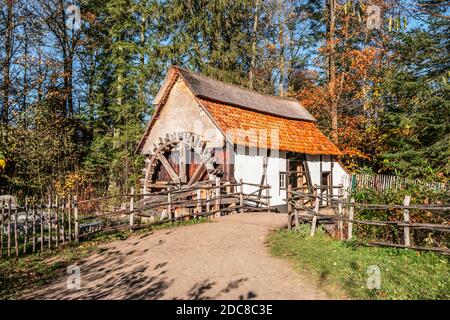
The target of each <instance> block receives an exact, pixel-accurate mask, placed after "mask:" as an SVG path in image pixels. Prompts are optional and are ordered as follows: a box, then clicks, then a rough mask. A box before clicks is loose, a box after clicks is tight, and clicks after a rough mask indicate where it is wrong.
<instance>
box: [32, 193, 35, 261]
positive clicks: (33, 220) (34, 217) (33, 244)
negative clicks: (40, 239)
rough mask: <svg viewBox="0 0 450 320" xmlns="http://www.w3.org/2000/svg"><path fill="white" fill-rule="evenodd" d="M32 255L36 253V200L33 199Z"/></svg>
mask: <svg viewBox="0 0 450 320" xmlns="http://www.w3.org/2000/svg"><path fill="white" fill-rule="evenodd" d="M32 217H33V218H32V224H33V253H35V252H36V198H34V197H33V216H32Z"/></svg>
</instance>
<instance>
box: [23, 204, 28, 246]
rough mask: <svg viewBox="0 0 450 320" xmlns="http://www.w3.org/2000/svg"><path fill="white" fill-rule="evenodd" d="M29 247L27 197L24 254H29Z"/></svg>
mask: <svg viewBox="0 0 450 320" xmlns="http://www.w3.org/2000/svg"><path fill="white" fill-rule="evenodd" d="M27 245H28V197H25V226H24V237H23V254H26V253H27Z"/></svg>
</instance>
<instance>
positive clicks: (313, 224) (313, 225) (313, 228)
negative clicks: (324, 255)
mask: <svg viewBox="0 0 450 320" xmlns="http://www.w3.org/2000/svg"><path fill="white" fill-rule="evenodd" d="M313 195H314V197H315V202H314V216H313V218H312V222H311V233H310V235H311V237H313V236H314V235H315V234H316V225H317V215H318V214H319V203H320V200H319V195H318V192H317V184H315V185H314V190H313Z"/></svg>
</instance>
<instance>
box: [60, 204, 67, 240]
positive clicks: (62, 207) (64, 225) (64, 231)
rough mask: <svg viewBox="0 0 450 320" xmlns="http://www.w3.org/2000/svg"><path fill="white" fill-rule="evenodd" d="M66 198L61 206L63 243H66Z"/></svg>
mask: <svg viewBox="0 0 450 320" xmlns="http://www.w3.org/2000/svg"><path fill="white" fill-rule="evenodd" d="M66 206H67V202H66V197H64V198H63V199H62V206H61V226H62V228H61V237H62V243H66V209H67V208H66Z"/></svg>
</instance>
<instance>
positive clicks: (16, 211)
mask: <svg viewBox="0 0 450 320" xmlns="http://www.w3.org/2000/svg"><path fill="white" fill-rule="evenodd" d="M14 212H15V214H14V248H15V251H16V257H18V256H19V234H18V232H17V220H18V216H19V209H18V206H17V205H16V209H15V210H14Z"/></svg>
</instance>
